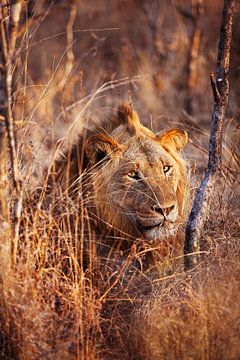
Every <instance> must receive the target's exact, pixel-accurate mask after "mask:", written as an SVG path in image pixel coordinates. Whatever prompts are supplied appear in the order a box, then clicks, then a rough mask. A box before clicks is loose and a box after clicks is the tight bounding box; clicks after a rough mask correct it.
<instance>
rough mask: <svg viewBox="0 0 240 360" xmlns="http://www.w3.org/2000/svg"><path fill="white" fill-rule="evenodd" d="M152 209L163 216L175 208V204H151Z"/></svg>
mask: <svg viewBox="0 0 240 360" xmlns="http://www.w3.org/2000/svg"><path fill="white" fill-rule="evenodd" d="M152 209H153V210H154V211H155V212H157V213H159V214H161V215H163V216H164V217H167V216H168V215H169V214H170V213H171V212H172V211H173V210H174V209H175V205H171V206H168V207H162V206H160V205H153V207H152Z"/></svg>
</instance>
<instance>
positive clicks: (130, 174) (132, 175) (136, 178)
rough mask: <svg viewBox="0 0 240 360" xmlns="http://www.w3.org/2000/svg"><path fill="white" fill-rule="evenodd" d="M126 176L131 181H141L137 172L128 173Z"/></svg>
mask: <svg viewBox="0 0 240 360" xmlns="http://www.w3.org/2000/svg"><path fill="white" fill-rule="evenodd" d="M127 176H128V177H130V178H131V179H134V180H140V179H141V176H140V174H139V172H138V171H130V172H129V173H128V174H127Z"/></svg>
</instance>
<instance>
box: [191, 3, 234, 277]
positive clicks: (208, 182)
mask: <svg viewBox="0 0 240 360" xmlns="http://www.w3.org/2000/svg"><path fill="white" fill-rule="evenodd" d="M235 3H236V1H235V0H224V6H223V13H222V24H221V29H220V37H219V44H218V57H217V68H216V82H215V80H214V77H213V75H211V86H212V90H213V96H214V106H213V112H212V121H211V131H210V139H209V160H208V168H207V171H206V174H205V177H204V179H203V180H202V183H201V185H200V187H199V189H198V191H197V193H196V196H195V199H194V203H193V207H192V210H191V213H190V216H189V219H188V223H187V227H186V235H185V246H184V252H185V255H186V256H185V269H186V270H188V269H190V268H192V267H193V266H195V265H196V264H197V263H198V261H199V258H200V238H201V233H202V230H203V226H204V224H205V221H206V219H207V217H208V211H209V207H210V204H211V199H212V195H213V193H214V187H215V184H216V179H217V178H218V176H219V175H220V172H221V168H222V129H223V122H224V118H225V112H226V107H227V103H228V94H229V82H228V77H229V76H228V75H229V60H230V50H231V43H232V28H233V16H234V11H235Z"/></svg>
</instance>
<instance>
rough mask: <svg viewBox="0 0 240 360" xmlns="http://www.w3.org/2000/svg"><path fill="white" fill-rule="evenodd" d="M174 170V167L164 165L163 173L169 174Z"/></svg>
mask: <svg viewBox="0 0 240 360" xmlns="http://www.w3.org/2000/svg"><path fill="white" fill-rule="evenodd" d="M171 169H172V166H170V165H164V166H163V172H164V173H165V174H167V173H168V172H169V171H170V170H171Z"/></svg>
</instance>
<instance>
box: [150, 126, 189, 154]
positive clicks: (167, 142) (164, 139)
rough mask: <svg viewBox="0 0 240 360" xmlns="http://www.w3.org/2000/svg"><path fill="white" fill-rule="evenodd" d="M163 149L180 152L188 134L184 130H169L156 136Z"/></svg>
mask: <svg viewBox="0 0 240 360" xmlns="http://www.w3.org/2000/svg"><path fill="white" fill-rule="evenodd" d="M157 139H158V141H159V142H160V143H161V145H162V146H163V147H166V148H172V149H173V150H174V151H181V150H182V149H183V148H184V146H185V145H186V144H187V142H188V134H187V132H186V131H185V130H180V129H171V130H168V131H166V132H164V133H163V134H159V135H158V136H157Z"/></svg>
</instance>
